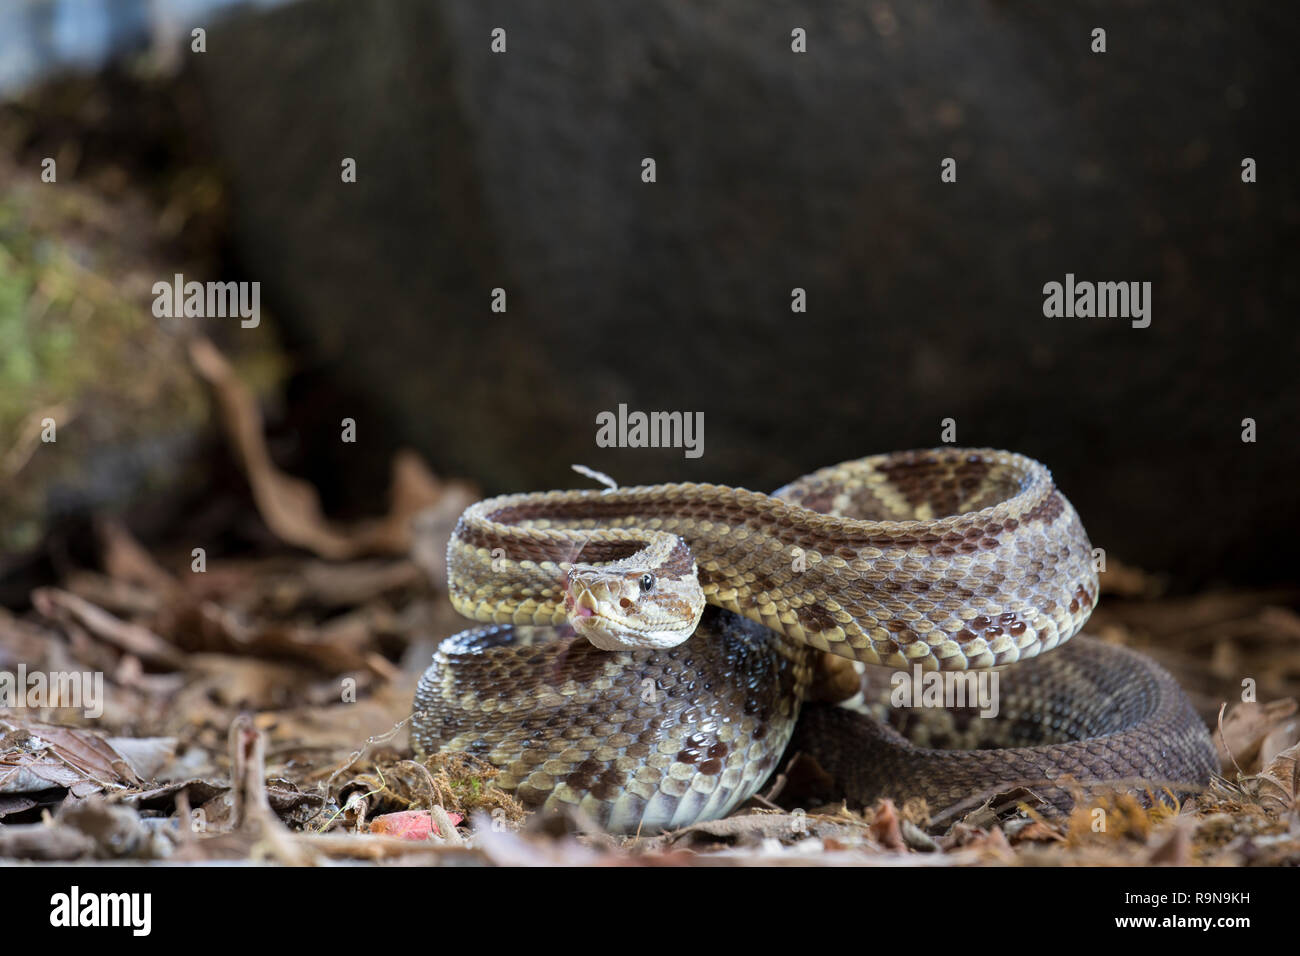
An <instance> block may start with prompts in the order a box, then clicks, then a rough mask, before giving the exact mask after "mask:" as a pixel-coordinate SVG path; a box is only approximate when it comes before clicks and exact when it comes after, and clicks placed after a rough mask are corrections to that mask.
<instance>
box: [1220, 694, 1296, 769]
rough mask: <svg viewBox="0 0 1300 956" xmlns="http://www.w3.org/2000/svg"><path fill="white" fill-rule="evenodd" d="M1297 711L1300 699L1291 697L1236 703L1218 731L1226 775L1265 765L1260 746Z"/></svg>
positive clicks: (1221, 758) (1221, 760)
mask: <svg viewBox="0 0 1300 956" xmlns="http://www.w3.org/2000/svg"><path fill="white" fill-rule="evenodd" d="M1295 712H1296V702H1295V701H1294V700H1290V699H1288V700H1274V701H1270V702H1269V703H1267V704H1258V703H1240V704H1234V705H1233V707H1232V709H1231V710H1229V711H1228V713H1227V716H1226V717H1224V718H1223V720H1222V722H1221V723H1220V725H1219V732H1218V733H1217V734H1215V735H1214V744H1215V747H1216V748H1217V749H1218V751H1219V763H1220V765H1221V766H1222V767H1223V773H1224V775H1225V776H1229V775H1231V774H1232V773H1233V772H1234V771H1237V772H1240V773H1246V774H1249V773H1257V772H1258V771H1259V769H1260V767H1261V765H1262V763H1261V761H1260V759H1259V758H1260V748H1261V747H1262V746H1263V743H1264V741H1265V739H1266V738H1267V737H1268V735H1269V734H1270V733H1272V732H1273V731H1274V730H1275V729H1276V728H1277V727H1279V726H1281V725H1282V723H1283V722H1285V721H1286V720H1287V718H1289V717H1290V716H1291V715H1292V714H1294V713H1295Z"/></svg>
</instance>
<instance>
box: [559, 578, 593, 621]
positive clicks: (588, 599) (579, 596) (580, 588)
mask: <svg viewBox="0 0 1300 956" xmlns="http://www.w3.org/2000/svg"><path fill="white" fill-rule="evenodd" d="M564 606H565V609H566V610H567V611H568V612H569V613H570V614H576V615H577V616H578V617H580V618H582V617H592V616H594V615H595V613H596V611H597V610H599V608H600V602H599V601H597V600H596V595H594V594H592V593H591V589H590V588H588V587H586V586H585V585H583V584H580V583H578V582H576V581H574V582H573V583H572V586H571V588H570V590H569V593H568V594H567V595H566V596H565V598H564Z"/></svg>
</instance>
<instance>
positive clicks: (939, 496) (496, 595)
mask: <svg viewBox="0 0 1300 956" xmlns="http://www.w3.org/2000/svg"><path fill="white" fill-rule="evenodd" d="M447 554H448V561H447V566H448V584H449V592H450V597H451V601H452V604H453V606H454V607H455V608H456V610H457V611H459V612H460V613H461V614H464V615H465V616H467V617H470V618H473V619H476V620H479V621H481V622H484V623H485V624H487V625H488V626H482V627H478V628H475V629H471V630H468V631H464V632H462V633H460V634H457V635H455V636H453V637H450V638H448V639H447V640H445V641H444V642H443V643H442V644H441V645H440V647H439V649H438V651H437V653H436V654H435V655H434V661H433V664H432V665H431V666H430V667H429V669H428V670H427V671H426V672H425V674H424V676H423V677H422V678H421V681H420V684H419V687H418V689H417V691H416V696H415V714H414V718H413V724H412V726H413V729H412V740H413V743H414V746H415V749H416V750H417V752H419V753H430V752H436V751H439V750H464V751H468V752H470V753H473V754H477V755H479V756H482V757H484V758H486V759H487V760H488V761H490V762H491V763H492V764H494V765H495V766H496V767H498V768H499V769H500V771H501V774H500V776H499V777H498V779H497V783H498V784H500V785H501V786H503V787H505V788H507V789H511V790H513V791H514V792H515V793H516V795H517V796H518V797H519V798H520V800H521V801H522V802H523V803H524V804H525V805H526V806H528V807H531V808H539V809H544V810H557V809H561V808H563V807H566V806H567V807H570V808H576V809H579V810H581V812H583V813H584V814H585V815H586V816H587V817H588V818H590V819H591V820H593V821H594V822H596V823H597V824H599V825H601V826H604V827H605V828H607V829H609V830H611V831H614V832H633V831H638V830H639V831H641V832H654V831H656V830H660V829H664V828H670V827H678V826H683V825H686V824H689V823H691V822H695V821H698V820H707V819H712V818H716V817H720V816H723V815H725V814H726V813H728V812H729V811H730V810H731V809H733V808H734V807H736V806H737V805H738V804H740V803H741V802H743V801H744V800H746V799H748V798H749V797H750V796H752V795H753V794H754V793H755V792H756V791H757V789H758V788H759V787H760V786H761V785H762V784H763V782H764V781H765V780H766V779H767V778H768V777H769V776H771V774H772V772H773V771H774V770H775V769H777V767H778V765H779V763H780V759H781V757H782V754H783V753H786V752H787V746H788V745H791V741H792V738H793V739H794V743H793V745H792V746H790V753H793V752H794V751H795V750H796V749H797V750H798V751H799V752H802V753H805V754H808V755H810V756H811V757H813V758H814V759H815V761H816V762H817V764H818V765H819V766H820V767H821V769H822V770H824V771H826V772H827V773H828V774H829V780H830V781H833V783H832V784H830V787H831V789H830V790H829V791H828V794H827V795H828V796H837V797H839V796H842V797H845V798H847V799H849V800H851V801H853V802H855V803H859V804H865V803H869V802H870V801H872V800H874V799H875V798H877V797H880V796H892V797H895V798H897V799H900V800H907V799H911V798H916V797H921V798H924V799H925V800H926V801H927V804H928V806H929V808H930V810H931V811H933V812H936V814H937V816H936V819H938V820H942V819H943V818H944V814H945V812H949V813H950V812H955V811H956V809H958V808H959V807H960V806H962V805H963V802H966V803H969V802H970V801H971V799H972V798H978V797H986V798H991V797H993V796H995V795H998V794H1008V793H1014V792H1016V791H1018V790H1024V791H1027V792H1030V793H1032V794H1034V795H1035V796H1037V797H1038V798H1039V799H1040V800H1041V801H1042V803H1043V805H1044V807H1045V808H1046V809H1049V810H1063V809H1066V808H1068V807H1069V806H1070V805H1071V802H1072V801H1073V800H1074V799H1075V797H1077V796H1078V795H1080V794H1081V793H1086V792H1088V790H1089V788H1091V787H1093V786H1098V785H1103V784H1114V785H1123V786H1127V787H1138V788H1141V787H1146V788H1149V789H1153V790H1158V789H1159V788H1162V787H1172V788H1174V789H1177V788H1179V787H1183V788H1186V789H1194V788H1195V787H1197V786H1199V785H1202V784H1204V783H1205V782H1206V781H1207V780H1208V779H1209V777H1210V775H1211V773H1212V772H1213V771H1214V769H1215V767H1216V765H1217V762H1216V760H1215V756H1214V751H1213V747H1212V745H1211V743H1210V739H1209V735H1208V733H1207V731H1206V729H1205V727H1204V725H1203V724H1202V723H1201V722H1200V720H1199V719H1198V718H1197V716H1196V714H1195V712H1194V710H1193V709H1192V707H1191V705H1190V703H1189V702H1188V701H1187V699H1186V698H1185V696H1184V695H1183V694H1182V692H1181V690H1180V689H1179V688H1178V686H1177V684H1176V683H1175V682H1174V681H1173V679H1172V678H1171V677H1170V676H1169V675H1168V674H1166V673H1165V672H1164V671H1163V670H1161V669H1160V668H1159V667H1158V666H1157V665H1156V664H1155V663H1154V662H1152V661H1150V660H1148V659H1147V658H1145V657H1143V656H1141V655H1139V654H1136V653H1135V652H1132V651H1129V650H1125V649H1123V648H1117V647H1111V646H1107V645H1105V644H1102V643H1100V642H1098V641H1095V640H1091V639H1089V638H1087V637H1081V638H1076V639H1075V640H1073V641H1071V638H1073V637H1074V636H1075V635H1076V634H1077V633H1078V631H1079V630H1080V629H1081V628H1082V627H1083V625H1084V623H1085V621H1086V620H1087V618H1088V615H1089V614H1090V613H1091V610H1092V607H1093V605H1094V604H1095V602H1096V600H1097V597H1098V591H1099V586H1098V579H1097V575H1096V572H1095V571H1094V566H1093V552H1092V546H1091V544H1090V542H1089V541H1088V537H1087V534H1086V533H1085V531H1084V529H1083V526H1082V524H1081V523H1080V521H1079V518H1078V515H1077V514H1076V513H1075V510H1074V508H1073V507H1072V506H1071V505H1070V503H1069V502H1068V501H1067V500H1066V499H1065V497H1064V496H1063V495H1062V494H1061V493H1060V491H1059V490H1057V488H1056V487H1055V485H1054V483H1053V481H1052V478H1051V475H1050V473H1049V472H1048V470H1047V469H1046V468H1045V467H1044V466H1043V465H1041V464H1039V463H1038V462H1036V461H1034V460H1032V459H1029V458H1026V457H1024V456H1022V455H1017V454H1013V453H1010V452H1003V451H995V450H991V449H954V448H942V449H934V450H928V451H911V452H895V453H891V454H886V455H877V456H873V457H870V458H863V459H859V460H857V461H851V462H845V463H843V464H840V465H835V466H832V467H829V468H825V469H822V470H820V471H817V472H814V473H812V474H809V475H807V476H805V477H803V478H801V479H799V480H797V481H795V482H793V483H791V484H789V485H787V486H785V487H784V488H782V489H780V490H779V491H777V492H775V493H774V494H772V495H765V494H760V493H757V492H752V491H747V490H744V489H738V488H730V487H726V486H721V485H709V484H697V483H681V484H665V485H653V486H645V487H630V488H611V489H605V490H584V491H555V492H545V493H536V494H517V495H506V496H502V497H497V498H492V499H488V500H486V501H482V502H479V503H477V504H475V505H473V506H471V507H470V508H469V509H467V510H466V511H465V513H464V514H463V515H462V516H461V518H460V521H459V522H458V523H457V526H456V529H455V531H454V532H453V534H452V536H451V540H450V542H449V544H448V552H447ZM1067 642H1070V643H1067ZM1047 651H1051V652H1052V653H1050V654H1046V655H1045V656H1044V657H1042V658H1039V657H1038V655H1039V654H1040V653H1043V652H1047ZM836 659H839V660H841V661H849V662H853V663H852V664H842V665H841V666H840V667H839V668H838V670H837V669H836V668H835V667H834V666H832V665H833V661H834V660H836ZM862 665H884V667H887V668H892V669H894V670H895V671H898V670H899V669H904V670H906V671H908V672H912V673H916V674H918V675H919V674H920V673H922V672H929V671H941V672H950V671H985V670H987V669H989V668H997V669H998V670H997V675H998V676H999V678H1001V682H1000V684H999V707H998V711H999V713H998V716H997V717H995V718H993V717H985V718H980V717H978V716H977V715H976V712H975V711H974V710H973V709H972V708H970V707H964V708H963V707H949V708H948V709H946V710H937V709H936V710H935V712H934V713H925V714H923V715H922V716H921V717H917V715H916V714H915V713H914V712H912V711H906V712H904V711H901V710H899V709H897V708H892V709H891V708H888V707H882V706H881V705H880V701H881V697H880V694H879V688H880V684H881V682H880V677H879V675H880V674H881V673H885V672H884V671H883V669H882V668H879V667H876V668H872V667H865V666H862ZM1006 665H1014V666H1006ZM845 667H849V668H853V669H854V670H853V671H851V672H850V678H851V680H852V681H853V682H854V685H855V686H854V690H859V692H858V693H856V695H854V699H853V701H850V703H851V704H856V705H857V706H858V708H859V709H860V710H868V711H872V712H873V713H874V715H875V716H867V715H864V714H862V713H858V712H856V711H854V710H850V709H846V708H844V707H839V706H830V705H828V704H826V703H819V702H817V701H818V700H825V699H826V698H827V694H826V693H825V688H826V686H827V685H828V680H827V677H826V675H828V674H829V675H832V676H834V675H835V674H836V673H838V674H839V675H840V678H841V683H842V678H843V674H844V668H845ZM1004 668H1005V669H1004ZM857 672H861V673H862V676H861V678H859V677H858V676H857ZM872 672H875V674H874V675H873V673H872ZM859 680H860V681H861V683H860V685H858V683H857V682H858V681H859ZM838 696H839V697H844V696H846V694H845V693H843V692H841V693H839V694H838ZM809 701H812V702H811V703H808V702H809ZM949 703H951V701H950V702H949ZM805 704H807V705H806V706H805ZM796 727H797V730H796ZM958 748H963V749H958ZM970 748H975V749H970Z"/></svg>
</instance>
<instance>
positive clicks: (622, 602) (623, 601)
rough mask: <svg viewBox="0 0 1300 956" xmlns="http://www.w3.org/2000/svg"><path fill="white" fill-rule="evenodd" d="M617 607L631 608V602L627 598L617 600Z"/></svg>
mask: <svg viewBox="0 0 1300 956" xmlns="http://www.w3.org/2000/svg"><path fill="white" fill-rule="evenodd" d="M618 606H619V607H631V606H632V602H631V600H629V599H628V598H619V599H618Z"/></svg>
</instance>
